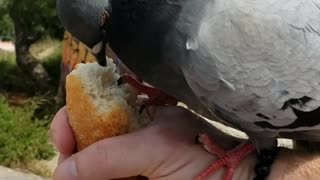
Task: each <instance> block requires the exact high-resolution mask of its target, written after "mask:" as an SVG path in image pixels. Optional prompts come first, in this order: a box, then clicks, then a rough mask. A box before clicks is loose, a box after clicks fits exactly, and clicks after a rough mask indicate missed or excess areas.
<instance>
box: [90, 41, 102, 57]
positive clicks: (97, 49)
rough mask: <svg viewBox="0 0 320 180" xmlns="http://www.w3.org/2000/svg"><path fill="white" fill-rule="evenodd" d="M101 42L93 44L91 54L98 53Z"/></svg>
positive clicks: (100, 48)
mask: <svg viewBox="0 0 320 180" xmlns="http://www.w3.org/2000/svg"><path fill="white" fill-rule="evenodd" d="M102 46H103V42H102V41H100V42H99V43H98V44H96V45H94V46H93V48H92V49H91V52H92V54H98V53H99V52H100V51H101V50H102Z"/></svg>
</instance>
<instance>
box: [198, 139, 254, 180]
mask: <svg viewBox="0 0 320 180" xmlns="http://www.w3.org/2000/svg"><path fill="white" fill-rule="evenodd" d="M198 140H199V142H200V143H202V144H203V145H204V148H205V149H206V150H207V151H208V152H210V153H212V154H214V155H216V156H218V159H217V160H216V161H215V162H213V163H212V164H211V165H210V166H209V167H208V168H207V169H206V170H204V171H203V172H202V173H201V174H200V175H199V176H198V177H197V178H196V180H207V179H208V178H209V177H210V176H211V175H212V174H213V173H215V172H216V171H217V170H219V169H220V168H222V167H226V168H227V169H226V172H225V174H224V177H223V179H224V180H231V179H232V177H233V174H234V172H235V170H236V168H237V167H238V165H239V164H240V162H241V160H242V159H244V158H245V157H246V156H247V155H249V154H250V153H251V152H253V151H255V147H254V145H253V144H252V143H251V142H247V143H246V144H244V145H242V146H240V147H237V148H235V149H233V150H231V151H228V152H226V151H225V150H223V149H221V148H220V147H218V146H217V145H215V144H214V143H213V142H212V140H211V139H210V138H209V136H208V135H206V134H201V135H200V136H199V139H198Z"/></svg>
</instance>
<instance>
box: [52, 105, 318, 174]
mask: <svg viewBox="0 0 320 180" xmlns="http://www.w3.org/2000/svg"><path fill="white" fill-rule="evenodd" d="M199 133H208V134H209V135H210V137H211V138H212V139H213V140H214V142H216V143H217V144H218V145H219V146H221V147H223V148H225V149H232V147H234V146H236V145H238V144H239V143H242V142H243V140H241V139H237V138H234V137H231V136H229V135H227V134H224V133H222V132H221V131H219V130H218V129H216V128H214V127H213V126H211V125H210V124H209V123H207V122H206V121H205V120H203V119H202V118H200V117H199V116H197V115H195V114H193V113H191V112H190V111H188V110H186V109H184V108H181V107H158V108H157V110H156V111H155V113H154V121H153V122H152V123H151V124H150V125H148V126H147V127H145V128H142V129H140V130H138V131H136V132H133V133H130V134H126V135H122V136H118V137H112V138H108V139H104V140H102V141H99V142H97V143H95V144H93V145H91V146H89V147H88V148H86V149H84V150H83V151H81V152H77V153H74V149H75V140H74V137H73V133H72V129H71V127H70V125H69V123H68V115H67V112H66V109H65V108H62V109H61V110H60V111H59V112H58V113H57V114H56V116H55V118H54V120H53V122H52V124H51V137H52V141H53V143H54V145H55V147H56V148H57V150H58V151H59V153H60V157H59V163H58V167H57V169H56V170H55V173H54V180H65V179H68V180H74V179H79V180H82V179H83V180H86V179H91V180H100V179H104V180H105V179H117V178H123V177H130V176H136V175H144V176H146V177H148V178H149V179H152V180H162V179H165V180H176V179H194V178H195V177H196V176H197V175H198V174H199V173H200V172H201V171H203V170H204V169H205V168H206V167H207V166H209V165H210V164H211V163H212V162H213V161H214V160H216V159H217V158H216V156H215V155H213V154H210V153H208V152H207V151H205V149H204V148H203V147H202V146H201V145H200V144H197V143H195V137H196V136H197V134H199ZM255 163H256V154H255V153H252V154H251V155H249V156H248V157H246V158H245V159H244V160H243V161H242V162H241V164H240V165H239V166H238V167H237V170H236V172H235V174H234V176H233V179H234V180H248V179H252V178H253V177H254V175H255V173H254V166H255ZM319 168H320V158H319V156H318V155H314V154H307V153H303V152H295V151H292V150H288V149H281V150H280V152H279V155H278V157H277V159H276V161H275V162H274V164H273V165H272V170H271V174H270V176H269V179H288V180H289V179H290V180H291V179H320V172H318V169H319ZM223 172H224V169H220V170H219V171H218V172H216V173H215V174H213V175H212V176H211V177H210V180H211V179H212V180H218V179H219V180H220V179H222V177H223Z"/></svg>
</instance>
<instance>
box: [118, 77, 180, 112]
mask: <svg viewBox="0 0 320 180" xmlns="http://www.w3.org/2000/svg"><path fill="white" fill-rule="evenodd" d="M123 83H128V84H130V85H131V86H132V87H134V88H136V89H137V90H138V92H139V93H141V94H145V95H147V96H148V100H147V101H145V102H144V105H143V106H142V107H143V108H146V107H148V106H152V105H160V106H161V105H177V103H178V101H177V99H175V98H174V97H172V96H170V95H168V94H166V93H165V92H163V91H161V90H160V89H157V88H155V87H151V86H148V85H146V84H143V82H140V81H138V80H137V79H135V78H134V77H132V76H131V75H129V74H123V75H121V77H120V78H119V80H118V85H120V84H123Z"/></svg>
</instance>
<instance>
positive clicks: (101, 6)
mask: <svg viewBox="0 0 320 180" xmlns="http://www.w3.org/2000/svg"><path fill="white" fill-rule="evenodd" d="M110 6H111V5H110V3H109V1H108V0H57V15H58V17H59V19H60V21H61V23H62V25H63V26H64V27H65V28H66V30H67V31H69V32H70V33H71V34H72V35H73V36H74V37H75V38H77V39H78V40H79V41H81V42H82V43H84V44H85V45H86V46H88V47H89V48H90V49H91V51H92V53H93V54H94V55H95V56H96V58H97V60H98V63H99V64H100V65H102V66H105V65H106V48H105V47H106V43H107V34H106V28H105V27H107V25H108V18H109V15H110V13H111V7H110Z"/></svg>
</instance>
